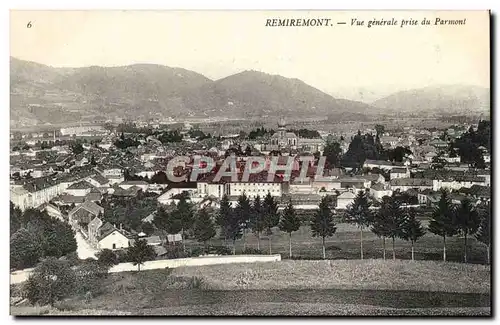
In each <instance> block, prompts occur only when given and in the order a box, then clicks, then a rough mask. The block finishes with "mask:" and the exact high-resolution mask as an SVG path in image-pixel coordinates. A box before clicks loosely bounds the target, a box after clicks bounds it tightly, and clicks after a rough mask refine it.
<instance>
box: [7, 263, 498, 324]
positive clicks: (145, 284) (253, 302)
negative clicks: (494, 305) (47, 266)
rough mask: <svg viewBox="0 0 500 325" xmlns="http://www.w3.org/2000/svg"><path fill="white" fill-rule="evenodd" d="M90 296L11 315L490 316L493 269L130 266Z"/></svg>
mask: <svg viewBox="0 0 500 325" xmlns="http://www.w3.org/2000/svg"><path fill="white" fill-rule="evenodd" d="M100 287H101V288H102V291H101V292H100V293H99V294H97V295H95V296H94V298H93V299H91V300H89V301H86V300H85V299H84V298H83V297H82V296H74V297H71V298H70V299H67V300H66V301H64V302H61V303H59V304H57V305H56V306H55V308H48V307H44V308H45V309H44V308H31V309H30V307H28V306H16V307H12V308H11V313H12V314H17V315H20V314H21V315H26V314H47V315H53V314H75V315H81V314H83V315H85V314H86V315H90V314H92V313H95V314H99V315H107V314H116V315H122V314H126V313H130V314H133V315H461V314H465V315H489V313H490V294H489V292H490V268H489V266H485V265H470V264H469V265H465V264H460V263H449V262H447V263H444V262H433V261H414V262H412V261H382V260H363V261H361V260H356V261H354V260H352V261H346V260H337V261H292V260H286V261H281V262H275V263H253V264H227V265H212V266H202V267H181V268H176V269H170V270H151V271H142V272H123V273H115V274H110V275H109V276H108V277H107V278H106V279H103V282H102V285H101V286H100Z"/></svg>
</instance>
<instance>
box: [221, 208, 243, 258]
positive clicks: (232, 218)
mask: <svg viewBox="0 0 500 325" xmlns="http://www.w3.org/2000/svg"><path fill="white" fill-rule="evenodd" d="M225 228H226V234H227V237H228V238H230V239H231V240H232V241H233V255H235V254H236V239H238V238H241V236H242V233H241V230H242V225H241V220H240V218H239V215H238V214H237V213H236V212H235V211H234V210H233V209H231V210H229V215H228V216H227V219H226V227H225Z"/></svg>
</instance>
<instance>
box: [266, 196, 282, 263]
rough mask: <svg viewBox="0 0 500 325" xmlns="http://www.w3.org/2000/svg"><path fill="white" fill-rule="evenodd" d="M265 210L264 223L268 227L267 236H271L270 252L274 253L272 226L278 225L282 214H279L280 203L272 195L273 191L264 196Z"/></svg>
mask: <svg viewBox="0 0 500 325" xmlns="http://www.w3.org/2000/svg"><path fill="white" fill-rule="evenodd" d="M262 208H263V211H264V224H265V227H266V229H267V236H268V238H269V254H272V253H273V249H272V238H271V236H272V234H273V231H272V228H273V227H276V226H277V225H278V224H279V222H280V216H279V214H278V204H277V203H276V201H275V200H274V197H273V196H272V195H271V192H267V195H266V196H265V197H264V203H263V205H262Z"/></svg>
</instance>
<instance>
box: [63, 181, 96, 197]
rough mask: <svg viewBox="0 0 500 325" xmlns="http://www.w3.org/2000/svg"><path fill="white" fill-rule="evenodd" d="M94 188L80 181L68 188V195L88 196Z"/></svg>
mask: <svg viewBox="0 0 500 325" xmlns="http://www.w3.org/2000/svg"><path fill="white" fill-rule="evenodd" d="M93 188H94V186H93V185H92V184H90V183H89V182H87V181H80V182H77V183H74V184H72V185H70V186H69V187H68V188H66V191H65V192H66V194H69V195H73V196H86V195H87V194H89V193H90V190H91V189H93Z"/></svg>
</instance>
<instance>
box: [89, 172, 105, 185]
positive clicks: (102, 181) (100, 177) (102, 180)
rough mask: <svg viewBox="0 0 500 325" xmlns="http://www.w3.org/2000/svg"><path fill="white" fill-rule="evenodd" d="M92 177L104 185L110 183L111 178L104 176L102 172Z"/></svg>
mask: <svg viewBox="0 0 500 325" xmlns="http://www.w3.org/2000/svg"><path fill="white" fill-rule="evenodd" d="M92 179H93V180H95V181H96V182H98V183H99V184H100V185H104V184H107V183H109V180H108V179H106V177H104V176H102V175H101V174H97V175H95V176H92Z"/></svg>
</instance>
